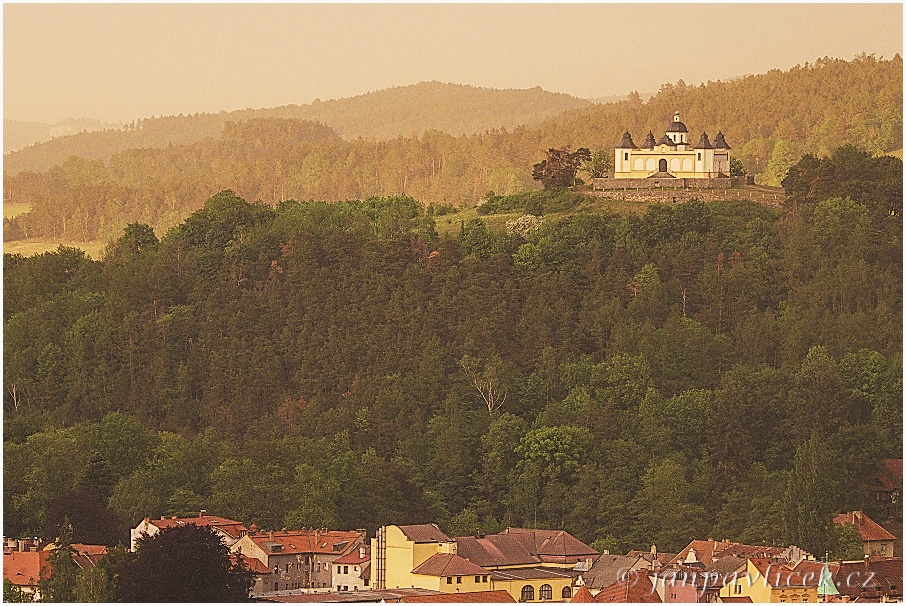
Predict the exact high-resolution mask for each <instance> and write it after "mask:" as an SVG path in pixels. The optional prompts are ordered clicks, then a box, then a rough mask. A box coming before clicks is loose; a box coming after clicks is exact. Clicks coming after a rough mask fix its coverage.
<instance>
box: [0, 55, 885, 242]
mask: <svg viewBox="0 0 906 606" xmlns="http://www.w3.org/2000/svg"><path fill="white" fill-rule="evenodd" d="M902 71H903V68H902V59H901V58H900V57H899V55H897V56H896V57H894V58H893V59H890V60H878V59H876V58H875V57H873V56H862V57H858V58H856V59H854V60H853V61H843V60H834V59H822V60H819V61H817V62H815V63H814V64H811V65H806V66H797V67H794V68H792V69H790V70H788V71H780V70H773V71H771V72H769V73H767V74H761V75H754V76H747V77H744V78H739V79H736V80H732V81H728V82H708V83H705V84H702V85H700V86H687V85H685V84H683V83H682V82H678V83H676V84H671V85H665V86H663V87H662V88H661V90H660V91H659V92H658V93H657V95H655V96H654V97H653V98H652V99H651V100H650V101H648V102H642V100H641V98H640V97H639V96H638V95H631V96H630V98H629V99H628V100H626V101H623V102H619V103H609V104H599V105H592V106H587V107H584V108H579V109H574V110H569V111H566V112H564V113H561V114H559V115H558V116H557V117H555V118H549V119H547V120H546V121H544V122H543V123H541V124H538V125H535V126H518V127H515V128H512V129H509V130H508V129H506V128H495V129H492V130H487V131H485V132H482V133H480V134H470V135H458V136H457V135H453V134H449V133H445V132H443V131H441V130H436V129H435V130H428V131H426V132H423V133H421V134H419V135H417V136H411V135H410V134H409V132H412V131H417V130H419V129H420V128H421V127H422V126H423V123H422V122H417V121H416V122H412V123H411V129H412V130H411V131H406V132H404V133H402V135H401V136H397V137H395V138H390V139H367V140H366V139H348V138H345V139H344V137H343V136H341V135H343V134H344V131H342V129H339V128H338V127H336V126H334V127H333V128H331V126H330V123H328V124H327V125H325V124H321V123H315V122H312V121H308V120H297V119H289V118H286V117H285V114H282V113H281V112H280V111H278V110H255V111H253V112H252V111H250V112H249V113H247V114H243V116H244V117H243V116H238V115H232V114H224V115H204V116H188V117H186V116H181V117H169V118H161V119H157V120H155V121H150V122H148V123H147V124H144V123H143V124H141V125H139V126H137V127H136V129H134V130H131V131H129V132H128V133H125V134H124V133H119V132H109V133H86V134H84V135H80V137H82V139H80V141H84V142H85V144H84V145H83V144H82V143H79V144H78V145H76V147H73V148H68V149H67V151H66V154H64V155H54V159H53V160H52V162H58V164H56V165H55V166H54V167H53V168H50V169H48V170H46V171H44V172H38V173H36V172H32V171H30V170H29V171H24V172H19V171H20V170H21V168H23V167H24V166H25V165H22V164H19V160H18V159H17V158H20V157H24V156H20V155H19V154H23V153H24V152H19V154H11V155H8V156H7V157H6V162H5V165H4V171H5V179H4V192H3V199H4V202H6V203H27V204H29V205H30V206H31V209H32V210H31V212H29V213H27V214H25V215H21V216H19V217H17V218H15V219H13V220H11V221H8V222H7V223H6V225H5V227H6V229H5V230H4V237H6V238H7V239H10V238H23V237H24V238H29V237H32V238H33V237H42V238H52V239H56V240H69V241H73V240H74V241H90V240H97V239H101V240H107V239H111V238H116V237H118V234H120V233H122V229H123V228H124V227H125V226H126V225H127V224H128V223H130V222H141V223H145V224H148V225H151V226H152V227H154V228H155V230H157V231H158V232H159V233H164V232H166V230H167V229H169V228H170V227H173V226H175V225H177V224H179V223H180V222H181V221H182V220H183V219H185V218H186V217H187V216H189V215H190V214H191V213H192V212H194V211H196V210H198V209H199V208H200V206H201V202H202V201H203V200H205V199H207V198H209V197H210V196H211V195H213V194H215V193H216V192H218V191H220V190H221V189H224V188H229V189H231V190H233V191H234V192H236V194H237V195H239V196H240V197H242V198H243V199H246V200H249V201H262V202H265V203H268V204H271V205H275V204H277V203H278V202H280V201H282V200H287V199H294V200H309V199H315V200H326V201H330V202H334V201H340V200H349V199H364V198H368V197H371V196H378V197H380V196H385V197H386V196H398V195H408V196H411V197H413V198H415V199H417V200H419V201H421V202H423V203H425V204H434V205H435V206H440V205H453V206H457V207H458V206H464V205H473V204H476V203H478V201H479V200H481V199H482V198H483V197H484V196H485V194H486V193H487V192H488V191H494V192H496V193H497V194H505V195H509V194H516V193H520V192H525V191H527V190H531V189H533V188H535V187H536V185H535V184H534V182H533V180H532V166H533V165H534V164H535V163H536V162H538V161H539V160H541V159H542V158H543V157H544V153H545V152H546V151H547V150H548V149H549V148H560V147H570V148H573V149H575V148H578V147H588V148H590V149H592V150H601V149H603V150H607V151H608V153H609V152H610V150H612V147H613V145H615V144H616V143H617V139H618V137H619V135H620V133H622V132H623V131H625V130H627V129H628V130H629V131H630V132H632V133H633V134H635V135H636V136H637V137H638V138H641V137H643V136H644V134H645V133H647V132H648V130H652V131H654V132H655V133H660V132H662V131H663V129H664V127H665V125H666V123H667V121H668V120H669V119H670V117H671V116H672V115H673V112H674V111H676V110H677V109H679V110H681V112H682V117H683V120H684V121H685V122H686V124H687V125H689V127H690V128H691V129H692V130H693V131H694V132H695V133H697V132H699V130H700V129H701V130H706V131H708V132H709V133H711V134H712V135H713V134H716V132H717V131H718V130H722V131H723V133H724V134H725V135H726V137H727V141H728V142H729V144H730V145H731V146H732V148H733V149H732V151H731V154H732V155H733V156H734V157H735V158H737V159H739V160H741V161H742V164H743V166H744V168H745V169H746V170H747V171H748V172H749V174H755V175H757V178H758V180H759V181H760V182H763V183H766V184H769V185H776V186H779V185H780V181H781V179H782V178H783V176H784V175H785V174H786V171H787V169H788V168H789V167H790V166H792V165H793V164H794V163H795V162H796V161H797V160H798V159H799V157H801V156H802V155H803V154H805V153H811V154H813V155H815V156H827V155H828V154H829V153H830V150H832V149H835V148H837V147H840V146H842V145H844V144H854V145H856V146H858V147H860V148H862V149H864V150H867V151H868V152H870V153H871V154H872V155H878V154H881V153H884V152H888V151H892V150H898V149H901V148H902V145H903V143H902V130H903V121H902V115H903V100H902V82H903V76H902ZM417 91H423V92H425V98H426V100H427V101H426V102H430V104H433V106H435V107H446V106H447V105H451V106H453V107H458V106H457V104H456V103H452V102H449V100H448V101H446V102H444V103H440V102H437V101H438V99H439V93H438V94H434V93H433V92H432V91H434V89H433V88H419V87H414V88H412V90H409V91H406V92H409V93H411V94H412V95H415V93H416V92H417ZM829 91H831V92H832V94H830V93H829ZM485 92H486V93H487V94H491V93H492V91H485ZM375 94H376V95H377V94H378V93H375ZM400 94H402V93H400ZM388 95H389V93H388ZM387 98H388V99H390V100H391V101H388V103H389V104H390V105H394V102H393V101H392V100H393V99H396V97H395V96H394V95H389V96H388V97H387ZM328 104H329V103H328V102H325V103H324V104H323V105H328ZM398 106H399V107H403V108H411V110H412V111H413V112H415V113H418V108H419V107H421V102H420V101H419V100H418V95H415V96H414V97H413V98H412V100H411V101H410V102H409V103H399V104H398ZM338 107H339V106H338ZM356 107H358V105H357V106H356ZM363 107H364V106H363ZM497 109H498V110H499V109H500V108H499V107H498V108H497ZM361 111H364V110H361ZM361 111H359V112H353V113H350V114H349V115H350V116H360V114H361ZM368 111H369V112H373V115H384V114H386V112H383V110H382V111H381V112H375V111H374V108H371V109H369V110H368ZM501 111H502V110H501ZM507 111H509V109H507ZM461 113H462V112H460V113H457V114H456V115H460V114H461ZM293 115H295V114H293ZM300 115H301V114H300ZM325 115H326V114H325ZM495 115H496V114H495ZM228 116H233V119H229V121H226V120H227V119H228V118H227V117H228ZM275 116H284V117H275ZM778 116H781V118H780V119H778ZM240 117H242V119H239V118H240ZM325 119H326V118H325ZM401 120H402V118H401ZM363 123H364V122H363ZM399 124H402V122H400V123H399ZM447 126H449V127H450V128H453V127H452V126H451V125H449V124H448V125H447ZM400 128H403V127H402V126H400ZM152 135H153V136H152ZM127 139H128V141H129V143H128V144H123V143H122V141H126V140H127ZM152 139H154V142H153V143H152V142H151V141H152ZM639 140H641V139H639ZM58 141H60V143H59V145H63V144H64V142H66V141H69V138H65V139H60V140H58ZM73 141H74V140H73ZM89 141H95V142H96V144H95V143H91V144H89V143H88V142H89ZM52 143H54V144H57V143H56V142H52ZM67 144H68V143H67ZM46 145H50V144H46ZM125 147H134V148H135V149H126V150H125V151H123V150H124V148H125ZM139 147H141V148H139ZM42 149H50V148H49V147H44V146H36V147H34V148H31V149H30V150H26V151H29V153H39V151H40V150H42ZM92 149H95V151H94V152H92V151H90V150H92ZM117 150H119V151H117ZM68 154H76V155H75V156H72V157H68V159H66V160H65V161H63V158H66V157H67V156H68ZM92 158H95V159H92ZM99 158H103V159H99ZM49 162H50V161H49ZM46 165H47V166H49V164H46Z"/></svg>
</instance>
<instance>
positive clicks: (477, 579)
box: [475, 574, 481, 583]
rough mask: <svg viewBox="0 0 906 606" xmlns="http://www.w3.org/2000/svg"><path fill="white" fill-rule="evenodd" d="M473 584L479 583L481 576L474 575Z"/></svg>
mask: <svg viewBox="0 0 906 606" xmlns="http://www.w3.org/2000/svg"><path fill="white" fill-rule="evenodd" d="M475 582H476V583H481V575H480V574H476V575H475Z"/></svg>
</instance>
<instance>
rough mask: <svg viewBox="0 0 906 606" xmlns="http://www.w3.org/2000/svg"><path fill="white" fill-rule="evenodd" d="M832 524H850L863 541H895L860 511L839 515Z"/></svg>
mask: <svg viewBox="0 0 906 606" xmlns="http://www.w3.org/2000/svg"><path fill="white" fill-rule="evenodd" d="M834 524H852V525H854V526H855V527H856V529H857V530H858V531H859V533H860V534H861V535H862V540H863V541H895V540H896V537H895V536H893V535H892V534H890V533H889V532H887V531H886V530H884V528H883V527H882V526H881V525H880V524H878V523H877V522H875V521H874V520H872V519H871V518H869V517H868V516H867V515H865V514H864V513H862V512H861V511H850V512H848V513H841V514H840V515H838V516H837V517H836V518H834Z"/></svg>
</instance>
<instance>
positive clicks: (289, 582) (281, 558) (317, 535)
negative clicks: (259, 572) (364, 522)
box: [231, 530, 365, 595]
mask: <svg viewBox="0 0 906 606" xmlns="http://www.w3.org/2000/svg"><path fill="white" fill-rule="evenodd" d="M364 540H365V531H364V530H354V531H339V530H290V531H270V532H266V533H265V532H260V533H259V532H250V533H248V534H247V535H246V536H244V537H242V538H241V539H239V540H238V541H236V543H235V544H234V545H233V546H232V547H231V551H232V552H233V553H241V554H242V555H243V556H245V557H246V558H253V559H255V560H258V561H259V562H260V563H261V564H262V565H263V566H264V567H265V568H267V569H268V570H270V571H272V574H270V575H268V576H267V577H264V576H261V577H259V580H258V581H257V582H256V585H255V587H253V589H252V594H253V595H260V594H263V593H273V592H277V591H286V590H292V589H329V588H331V587H334V586H335V583H334V582H333V563H334V561H336V560H337V559H338V558H340V557H342V556H344V555H347V554H349V553H352V552H354V551H355V552H358V550H359V547H360V546H361V545H363V542H364Z"/></svg>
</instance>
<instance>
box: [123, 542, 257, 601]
mask: <svg viewBox="0 0 906 606" xmlns="http://www.w3.org/2000/svg"><path fill="white" fill-rule="evenodd" d="M253 582H254V579H253V575H252V573H251V572H250V571H249V570H248V569H247V568H246V566H245V565H244V564H243V563H242V562H241V561H240V562H238V563H234V562H232V561H231V560H230V553H229V550H228V549H227V547H226V545H224V544H223V542H222V541H221V540H220V537H219V536H218V535H217V533H216V532H215V531H214V530H212V529H210V528H204V527H201V528H200V527H198V526H195V525H194V524H189V525H188V526H177V527H173V528H165V529H164V530H161V531H160V532H159V533H158V534H156V535H154V536H143V537H142V538H140V539H139V540H138V542H137V543H136V551H135V553H134V554H130V555H129V557H128V558H127V560H126V561H125V562H124V563H123V564H122V565H121V566H120V568H119V579H118V585H119V587H118V589H117V599H118V600H119V601H121V602H244V601H246V600H248V595H249V590H250V589H251V587H252V583H253Z"/></svg>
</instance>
